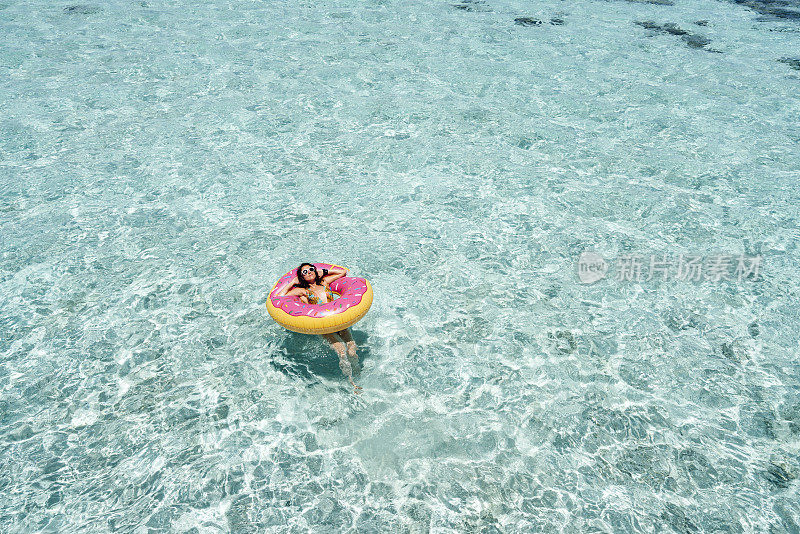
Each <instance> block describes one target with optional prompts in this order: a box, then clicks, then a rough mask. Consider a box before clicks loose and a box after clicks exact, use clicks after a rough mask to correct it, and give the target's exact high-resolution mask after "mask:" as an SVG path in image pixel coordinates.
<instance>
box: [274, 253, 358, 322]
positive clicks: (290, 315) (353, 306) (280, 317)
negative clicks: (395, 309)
mask: <svg viewBox="0 0 800 534" xmlns="http://www.w3.org/2000/svg"><path fill="white" fill-rule="evenodd" d="M314 267H316V268H317V270H319V271H321V270H322V269H330V268H332V267H339V266H338V265H333V264H329V263H315V264H314ZM342 268H343V267H342ZM296 274H297V272H296V270H295V269H292V270H291V271H289V272H288V273H286V274H284V275H283V276H281V278H280V279H279V280H278V281H277V282H276V283H275V285H274V286H272V291H270V292H269V297H267V310H268V311H269V314H270V315H271V316H272V318H273V319H275V322H276V323H278V324H279V325H281V326H282V327H284V328H286V329H287V330H291V331H292V332H299V333H301V334H330V333H331V332H338V331H339V330H344V329H345V328H348V327H350V326H352V325H354V324H355V323H357V322H358V321H360V320H361V318H362V317H364V315H365V314H366V313H367V311H368V310H369V307H370V306H372V286H370V284H369V282H367V281H366V280H365V279H363V278H352V277H349V276H343V277H342V278H338V279H336V280H334V281H333V282H331V283H330V288H331V291H333V292H334V293H336V294H337V295H339V298H337V299H335V300H334V301H333V302H328V303H327V304H304V303H303V301H301V300H300V297H287V296H283V297H278V296H276V295H277V294H278V292H280V291H281V290H282V289H283V288H284V287H286V286H287V285H289V284H291V283H292V280H293V279H294V278H295V276H296Z"/></svg>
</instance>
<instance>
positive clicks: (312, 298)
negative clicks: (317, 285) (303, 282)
mask: <svg viewBox="0 0 800 534" xmlns="http://www.w3.org/2000/svg"><path fill="white" fill-rule="evenodd" d="M306 292H307V293H308V295H306V296H307V297H308V303H309V304H327V303H328V302H333V291H331V288H330V287H328V286H325V294H326V296H327V297H328V298H327V300H326V302H320V300H322V299H320V298H319V297H318V296H317V295H315V294H314V293H312V292H311V290H310V289H308V288H306Z"/></svg>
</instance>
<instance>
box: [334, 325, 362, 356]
mask: <svg viewBox="0 0 800 534" xmlns="http://www.w3.org/2000/svg"><path fill="white" fill-rule="evenodd" d="M336 333H337V334H339V336H341V338H342V340H344V342H345V343H347V354H348V355H349V356H350V357H351V358H357V356H356V348H357V347H356V342H355V341H353V336H351V335H350V329H349V328H345V329H344V330H339V331H338V332H336Z"/></svg>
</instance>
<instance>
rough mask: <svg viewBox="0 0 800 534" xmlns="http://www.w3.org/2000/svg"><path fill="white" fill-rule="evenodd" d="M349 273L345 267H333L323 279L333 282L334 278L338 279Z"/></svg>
mask: <svg viewBox="0 0 800 534" xmlns="http://www.w3.org/2000/svg"><path fill="white" fill-rule="evenodd" d="M345 275H347V269H345V268H343V267H331V268H330V270H329V271H328V274H326V275H325V276H323V277H322V279H323V280H325V282H327V283H329V284H330V283H331V282H333V281H334V280H338V279H339V278H341V277H343V276H345Z"/></svg>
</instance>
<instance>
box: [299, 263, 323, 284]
mask: <svg viewBox="0 0 800 534" xmlns="http://www.w3.org/2000/svg"><path fill="white" fill-rule="evenodd" d="M304 265H308V266H309V267H314V264H313V263H301V264H300V267H298V268H297V283H296V284H295V285H294V286H293V287H302V288H307V287H309V283H308V282H306V281H305V280H304V279H303V276H302V275H301V274H300V271H302V270H303V266H304ZM314 276H315V277H316V280H314V283H315V284H320V283H322V277H321V276H320V275H319V269H317V268H316V267H314Z"/></svg>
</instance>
